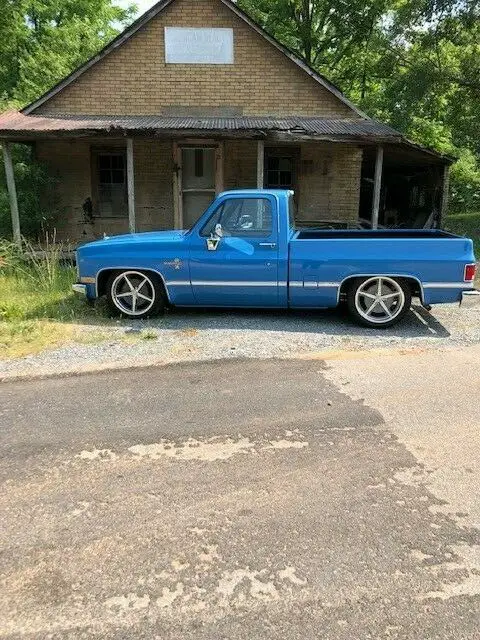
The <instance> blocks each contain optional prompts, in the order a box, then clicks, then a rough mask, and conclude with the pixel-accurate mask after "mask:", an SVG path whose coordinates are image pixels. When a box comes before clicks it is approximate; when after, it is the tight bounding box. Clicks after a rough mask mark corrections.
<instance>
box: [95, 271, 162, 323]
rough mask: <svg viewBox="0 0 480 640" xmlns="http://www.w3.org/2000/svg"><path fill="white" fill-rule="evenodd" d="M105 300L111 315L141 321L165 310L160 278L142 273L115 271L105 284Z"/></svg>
mask: <svg viewBox="0 0 480 640" xmlns="http://www.w3.org/2000/svg"><path fill="white" fill-rule="evenodd" d="M107 300H108V305H109V307H110V309H111V311H112V312H113V313H116V314H118V313H121V315H122V316H124V317H126V318H134V319H137V320H141V319H142V318H148V317H150V316H154V315H158V314H159V313H161V312H162V311H163V310H164V308H165V299H164V293H163V286H162V282H161V280H160V278H159V277H158V276H157V275H155V274H153V273H146V272H143V271H135V270H128V271H117V272H115V273H112V274H111V275H110V277H109V279H108V282H107Z"/></svg>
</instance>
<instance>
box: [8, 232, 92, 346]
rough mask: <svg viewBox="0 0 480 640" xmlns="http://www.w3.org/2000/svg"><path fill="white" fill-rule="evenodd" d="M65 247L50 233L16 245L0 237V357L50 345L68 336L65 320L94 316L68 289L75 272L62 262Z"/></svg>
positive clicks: (60, 341) (67, 249) (71, 330)
mask: <svg viewBox="0 0 480 640" xmlns="http://www.w3.org/2000/svg"><path fill="white" fill-rule="evenodd" d="M67 251H69V247H67V246H65V245H62V244H60V243H57V242H56V236H55V234H53V235H51V236H46V237H45V242H44V243H43V244H42V246H39V247H34V246H33V245H32V244H31V243H29V242H27V241H25V242H24V244H23V247H22V248H21V249H20V248H19V247H17V246H16V245H14V244H12V243H9V242H6V241H4V240H0V357H1V356H4V357H5V356H6V357H13V356H20V355H26V354H27V353H35V352H37V351H41V350H42V349H44V348H47V347H49V346H50V347H51V346H56V345H58V344H60V343H62V342H65V341H66V340H69V339H71V337H72V334H73V328H72V327H71V326H68V324H65V323H72V322H74V321H75V320H78V319H80V318H87V317H88V316H90V317H91V316H92V314H93V315H94V316H95V315H97V312H96V311H95V310H92V309H90V308H89V307H88V306H87V305H86V304H85V301H84V300H82V299H80V298H79V297H78V296H76V295H75V294H73V292H72V289H71V287H72V284H73V282H74V281H75V279H76V272H75V269H74V268H73V267H72V266H68V265H65V264H64V256H65V253H66V252H67Z"/></svg>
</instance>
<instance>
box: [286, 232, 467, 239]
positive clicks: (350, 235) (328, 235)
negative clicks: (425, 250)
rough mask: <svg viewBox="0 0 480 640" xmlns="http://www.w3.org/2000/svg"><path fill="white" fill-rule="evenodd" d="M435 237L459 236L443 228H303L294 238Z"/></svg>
mask: <svg viewBox="0 0 480 640" xmlns="http://www.w3.org/2000/svg"><path fill="white" fill-rule="evenodd" d="M365 238H368V239H371V240H375V239H376V238H382V239H390V240H395V239H399V238H402V239H406V238H418V239H432V240H433V239H435V240H439V239H441V238H458V236H456V235H455V234H453V233H449V232H448V231H443V230H441V229H379V230H372V229H301V230H299V231H297V232H296V234H295V236H294V237H293V239H294V240H328V239H330V240H331V239H338V240H341V239H351V240H355V239H365Z"/></svg>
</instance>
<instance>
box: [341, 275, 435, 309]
mask: <svg viewBox="0 0 480 640" xmlns="http://www.w3.org/2000/svg"><path fill="white" fill-rule="evenodd" d="M377 275H381V274H377ZM361 277H363V276H350V277H349V278H347V279H346V280H344V281H343V282H342V284H341V287H340V300H345V299H346V295H347V291H348V288H349V287H350V285H351V283H352V280H356V279H357V278H361ZM366 277H367V276H365V278H366ZM372 277H373V276H372ZM388 277H390V278H395V279H396V280H403V282H405V283H406V284H408V285H409V287H410V291H411V292H412V296H418V297H419V298H420V300H422V302H423V297H422V288H421V286H420V283H419V282H418V280H416V279H415V278H409V277H408V276H388Z"/></svg>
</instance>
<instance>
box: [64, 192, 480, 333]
mask: <svg viewBox="0 0 480 640" xmlns="http://www.w3.org/2000/svg"><path fill="white" fill-rule="evenodd" d="M292 196H293V194H292V192H291V191H281V190H270V189H268V190H258V189H252V190H242V191H228V192H225V193H222V194H220V195H219V196H218V197H217V198H216V199H215V201H214V202H213V203H212V204H211V205H210V206H209V208H208V209H207V211H205V213H204V214H203V215H202V217H201V218H200V219H199V220H198V222H197V223H196V224H195V225H194V226H193V227H192V228H191V229H190V230H189V231H162V232H153V233H138V234H130V235H123V236H114V237H111V238H105V239H104V240H99V241H96V242H91V243H89V244H85V245H84V246H82V247H80V248H79V249H78V251H77V265H78V275H79V280H78V283H77V284H75V285H74V290H75V291H77V292H79V293H82V294H84V295H86V296H87V298H89V299H94V298H97V297H100V296H103V295H105V296H106V297H107V300H108V302H109V305H110V307H111V309H112V311H113V312H115V313H117V314H118V313H121V314H123V315H124V316H127V317H128V318H145V317H148V316H152V315H155V314H158V313H160V312H161V311H162V310H163V309H164V307H165V306H166V305H175V306H179V307H180V306H182V307H190V306H202V307H259V308H260V307H269V308H292V309H307V308H310V309H312V308H318V309H321V308H327V307H336V306H337V305H338V304H339V302H340V301H343V300H345V301H346V302H347V304H348V308H349V310H350V313H351V315H352V316H353V318H354V319H355V320H356V321H358V322H360V323H361V324H363V325H366V326H369V327H389V326H391V325H393V324H394V323H396V322H398V321H399V320H400V319H401V318H402V317H403V316H404V315H405V314H406V313H407V312H408V310H409V308H410V304H411V300H412V296H418V297H419V298H420V300H421V302H422V304H423V305H424V306H426V307H429V306H430V305H432V304H437V303H443V302H463V303H465V304H467V303H468V304H469V305H470V304H474V303H478V302H479V298H480V292H478V291H476V290H475V289H474V284H473V281H474V278H475V257H474V255H473V244H472V241H471V240H468V239H466V238H462V237H459V236H455V235H453V234H450V233H447V232H445V231H440V230H437V229H431V230H411V231H410V230H381V231H361V230H358V231H357V230H353V231H349V230H341V231H335V230H333V231H330V230H321V229H301V230H297V229H295V226H294V222H293V199H292Z"/></svg>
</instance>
